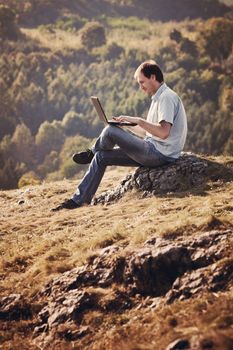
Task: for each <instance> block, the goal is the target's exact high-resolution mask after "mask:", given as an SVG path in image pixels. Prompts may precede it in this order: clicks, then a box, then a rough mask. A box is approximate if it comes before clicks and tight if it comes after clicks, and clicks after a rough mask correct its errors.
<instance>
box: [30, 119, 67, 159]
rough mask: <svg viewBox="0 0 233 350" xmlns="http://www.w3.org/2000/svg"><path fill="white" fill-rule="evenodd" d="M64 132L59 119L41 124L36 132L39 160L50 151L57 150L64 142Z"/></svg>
mask: <svg viewBox="0 0 233 350" xmlns="http://www.w3.org/2000/svg"><path fill="white" fill-rule="evenodd" d="M64 137H65V136H64V132H63V128H62V126H61V123H60V122H59V121H53V122H52V123H49V122H48V121H45V122H44V123H43V124H41V126H40V128H39V130H38V133H37V134H36V145H37V155H38V161H39V162H41V161H42V160H43V159H44V157H45V156H46V155H47V154H49V153H50V152H51V151H59V150H60V148H61V146H62V144H63V142H64Z"/></svg>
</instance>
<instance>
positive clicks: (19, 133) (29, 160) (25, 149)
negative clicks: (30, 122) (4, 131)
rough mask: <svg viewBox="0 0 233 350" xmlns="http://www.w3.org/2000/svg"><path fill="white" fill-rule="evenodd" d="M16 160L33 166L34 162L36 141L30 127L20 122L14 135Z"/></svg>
mask: <svg viewBox="0 0 233 350" xmlns="http://www.w3.org/2000/svg"><path fill="white" fill-rule="evenodd" d="M12 142H13V144H14V149H15V154H16V160H17V162H18V163H25V164H26V165H27V166H29V167H31V166H32V164H33V163H34V155H35V154H34V153H35V142H34V137H33V136H32V134H31V131H30V129H29V128H28V127H27V126H26V125H25V124H18V125H17V127H16V129H15V132H14V134H13V137H12Z"/></svg>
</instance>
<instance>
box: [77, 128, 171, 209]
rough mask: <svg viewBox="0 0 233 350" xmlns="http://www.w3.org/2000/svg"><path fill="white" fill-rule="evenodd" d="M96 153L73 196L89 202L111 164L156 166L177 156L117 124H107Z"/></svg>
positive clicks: (79, 200) (96, 146)
mask: <svg viewBox="0 0 233 350" xmlns="http://www.w3.org/2000/svg"><path fill="white" fill-rule="evenodd" d="M92 152H93V153H94V157H93V159H92V161H91V163H90V166H89V168H88V170H87V172H86V174H85V175H84V177H83V179H82V180H81V183H80V184H79V186H78V188H77V190H76V192H75V194H74V195H73V197H72V199H73V200H74V201H75V202H76V203H78V204H84V203H90V202H91V200H92V198H93V196H94V194H95V193H96V191H97V189H98V186H99V184H100V182H101V180H102V177H103V175H104V172H105V170H106V167H107V166H108V165H120V166H135V167H139V166H145V167H151V168H154V167H157V166H160V165H164V164H167V163H170V162H173V161H174V160H175V159H172V158H170V157H166V156H164V155H163V154H161V153H160V152H158V151H157V150H156V148H155V146H154V145H153V144H152V143H151V142H149V141H148V140H144V139H141V138H140V137H138V136H137V135H134V134H132V133H130V132H128V131H126V130H124V129H122V128H121V127H118V126H111V125H109V126H107V127H105V129H104V130H103V131H102V133H101V134H100V136H99V137H98V139H97V140H96V142H95V144H94V146H93V147H92Z"/></svg>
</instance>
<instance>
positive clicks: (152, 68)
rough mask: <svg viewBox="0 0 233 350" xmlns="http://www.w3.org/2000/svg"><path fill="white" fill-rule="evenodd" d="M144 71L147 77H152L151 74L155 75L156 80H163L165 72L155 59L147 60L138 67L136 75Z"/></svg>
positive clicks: (160, 81)
mask: <svg viewBox="0 0 233 350" xmlns="http://www.w3.org/2000/svg"><path fill="white" fill-rule="evenodd" d="M139 73H142V74H144V75H145V77H147V78H150V77H151V75H155V77H156V80H157V81H158V82H159V83H162V82H163V72H162V71H161V69H160V67H159V66H158V64H157V63H156V62H155V61H152V60H150V61H145V62H143V63H142V64H140V66H139V67H138V68H137V70H136V72H135V74H134V77H135V78H137V76H138V74H139Z"/></svg>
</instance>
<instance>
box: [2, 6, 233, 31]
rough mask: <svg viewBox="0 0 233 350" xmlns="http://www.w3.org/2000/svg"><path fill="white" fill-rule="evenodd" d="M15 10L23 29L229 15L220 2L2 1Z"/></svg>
mask: <svg viewBox="0 0 233 350" xmlns="http://www.w3.org/2000/svg"><path fill="white" fill-rule="evenodd" d="M0 4H7V5H8V6H11V7H13V8H15V9H16V11H17V13H18V15H19V22H20V24H21V25H26V26H32V27H35V26H37V25H39V24H48V23H52V22H55V21H56V19H57V18H59V17H60V18H61V17H63V16H66V15H70V14H76V15H77V16H80V17H85V18H88V19H93V18H96V17H101V16H102V15H103V14H104V15H106V16H113V17H115V16H126V17H128V16H139V14H140V17H141V18H149V19H151V20H160V21H169V20H177V21H180V20H183V19H185V18H205V19H206V18H210V17H215V16H223V15H225V14H226V13H227V12H228V11H229V7H228V6H227V5H226V4H223V3H221V2H220V1H218V0H212V1H208V0H196V1H195V2H193V1H191V0H176V1H175V2H174V1H172V0H156V1H155V0H144V1H143V3H142V2H141V1H140V0H124V1H120V2H119V1H114V0H95V2H94V3H93V2H86V1H84V0H78V1H77V0H72V1H71V0H61V1H59V2H58V3H57V4H56V6H54V1H53V0H46V1H45V0H39V1H33V0H29V1H28V0H27V1H26V0H25V1H22V0H21V2H20V4H19V3H18V2H17V1H15V0H7V1H5V0H0Z"/></svg>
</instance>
